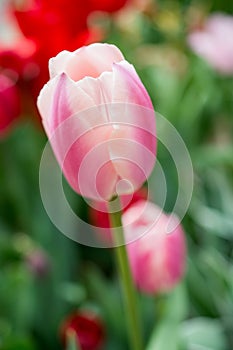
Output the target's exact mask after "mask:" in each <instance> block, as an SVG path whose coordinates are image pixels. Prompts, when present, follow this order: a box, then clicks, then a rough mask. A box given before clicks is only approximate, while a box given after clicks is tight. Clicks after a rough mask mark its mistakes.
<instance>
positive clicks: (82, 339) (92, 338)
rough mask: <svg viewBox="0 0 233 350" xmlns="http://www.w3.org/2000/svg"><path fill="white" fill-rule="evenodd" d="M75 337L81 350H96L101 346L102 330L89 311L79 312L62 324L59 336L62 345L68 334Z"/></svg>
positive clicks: (99, 321)
mask: <svg viewBox="0 0 233 350" xmlns="http://www.w3.org/2000/svg"><path fill="white" fill-rule="evenodd" d="M71 332H72V333H73V334H75V336H76V340H77V343H78V344H79V347H80V349H81V350H98V349H100V347H101V346H102V344H103V340H104V328H103V324H102V321H101V320H100V318H99V317H98V316H97V315H96V314H94V313H93V312H91V311H79V312H76V313H74V314H72V315H70V316H68V317H67V318H66V319H65V320H64V321H63V323H62V326H61V330H60V335H61V339H62V342H63V344H64V345H66V344H67V337H68V335H69V333H71Z"/></svg>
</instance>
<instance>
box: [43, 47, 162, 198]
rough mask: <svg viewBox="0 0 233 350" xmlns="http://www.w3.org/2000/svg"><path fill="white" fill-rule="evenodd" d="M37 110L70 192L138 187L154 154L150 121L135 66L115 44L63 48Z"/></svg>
mask: <svg viewBox="0 0 233 350" xmlns="http://www.w3.org/2000/svg"><path fill="white" fill-rule="evenodd" d="M49 69H50V78H51V79H50V81H49V82H48V84H46V85H45V86H44V88H43V89H42V91H41V93H40V95H39V97H38V108H39V111H40V114H41V116H42V121H43V125H44V128H45V131H46V133H47V135H48V137H49V141H50V143H51V145H52V148H53V151H54V153H55V155H56V157H57V160H58V162H59V164H60V166H61V168H62V171H63V172H64V175H65V177H66V179H67V181H68V182H69V184H70V185H71V187H72V188H73V189H74V190H75V191H76V192H77V193H79V194H81V195H82V196H84V197H88V198H91V199H94V200H97V201H104V200H110V199H111V198H112V197H113V196H114V195H116V194H118V195H124V194H130V193H133V192H135V191H136V190H138V189H139V188H140V187H141V186H142V184H143V183H144V182H145V181H146V179H147V178H148V177H149V175H150V173H151V171H152V169H153V166H154V163H155V151H156V139H155V118H154V111H153V106H152V103H151V100H150V97H149V95H148V94H147V91H146V89H145V88H144V86H143V84H142V82H141V81H140V79H139V77H138V75H137V73H136V71H135V69H134V67H133V66H132V65H131V64H129V63H128V62H127V61H125V60H124V57H123V55H122V53H121V52H120V50H119V49H118V48H117V47H116V46H114V45H108V44H92V45H89V46H86V47H82V48H80V49H78V50H77V51H75V52H68V51H63V52H61V53H59V54H58V55H57V56H56V57H55V58H52V59H51V60H50V62H49Z"/></svg>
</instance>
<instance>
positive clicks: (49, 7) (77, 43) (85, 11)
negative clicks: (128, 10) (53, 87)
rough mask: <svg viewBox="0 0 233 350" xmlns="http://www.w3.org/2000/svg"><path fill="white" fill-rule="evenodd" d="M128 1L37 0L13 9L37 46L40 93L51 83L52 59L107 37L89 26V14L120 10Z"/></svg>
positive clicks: (36, 60)
mask: <svg viewBox="0 0 233 350" xmlns="http://www.w3.org/2000/svg"><path fill="white" fill-rule="evenodd" d="M126 1H127V0H121V1H117V2H116V1H106V0H104V1H96V0H86V1H84V2H80V1H76V0H70V1H65V0H58V1H56V2H55V1H51V0H34V1H31V2H29V3H28V2H24V3H23V5H22V6H21V8H20V9H14V8H12V13H13V14H14V16H15V18H16V20H17V23H18V25H19V28H20V30H21V31H22V33H23V34H24V36H25V37H26V38H27V39H30V40H33V41H34V43H35V45H36V53H35V55H34V60H35V62H37V63H38V65H39V67H40V79H39V80H37V86H38V88H37V89H36V94H37V93H38V91H39V90H40V88H41V87H42V85H43V84H44V83H45V82H46V81H47V80H48V70H47V64H48V60H49V58H51V57H53V56H56V55H57V54H58V52H60V51H62V50H69V51H73V50H75V49H77V48H78V47H81V46H83V45H86V44H90V43H91V42H94V41H100V40H101V39H102V38H103V33H101V30H100V29H98V28H96V27H95V28H92V27H89V26H88V16H89V14H90V13H92V12H93V11H106V12H114V11H117V10H119V9H120V8H121V7H122V6H123V5H125V3H126Z"/></svg>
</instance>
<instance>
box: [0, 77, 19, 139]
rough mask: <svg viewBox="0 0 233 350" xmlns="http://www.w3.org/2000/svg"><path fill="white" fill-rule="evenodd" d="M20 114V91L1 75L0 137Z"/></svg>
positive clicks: (12, 82) (11, 81)
mask: <svg viewBox="0 0 233 350" xmlns="http://www.w3.org/2000/svg"><path fill="white" fill-rule="evenodd" d="M19 114H20V98H19V91H18V89H17V87H16V85H15V83H14V81H13V80H11V79H10V78H8V77H7V76H6V75H4V74H0V136H2V135H4V134H5V132H6V131H7V129H8V128H9V127H10V126H11V125H12V124H13V122H14V121H15V119H16V118H17V117H18V116H19Z"/></svg>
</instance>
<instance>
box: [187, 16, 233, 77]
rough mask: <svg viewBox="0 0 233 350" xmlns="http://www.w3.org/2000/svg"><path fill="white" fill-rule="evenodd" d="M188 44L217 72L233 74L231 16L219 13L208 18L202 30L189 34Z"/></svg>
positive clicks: (232, 21) (232, 20)
mask: <svg viewBox="0 0 233 350" xmlns="http://www.w3.org/2000/svg"><path fill="white" fill-rule="evenodd" d="M188 42H189V45H190V46H191V48H192V49H193V51H194V52H195V53H197V54H198V55H200V56H201V57H203V58H204V59H205V60H206V61H207V62H208V63H209V64H210V65H211V66H212V67H213V68H215V69H216V70H217V71H219V72H221V73H223V74H232V73H233V16H230V15H225V14H221V13H216V14H213V15H211V16H209V18H207V20H206V22H205V24H204V27H203V29H200V30H196V31H193V32H192V33H191V34H189V36H188Z"/></svg>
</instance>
